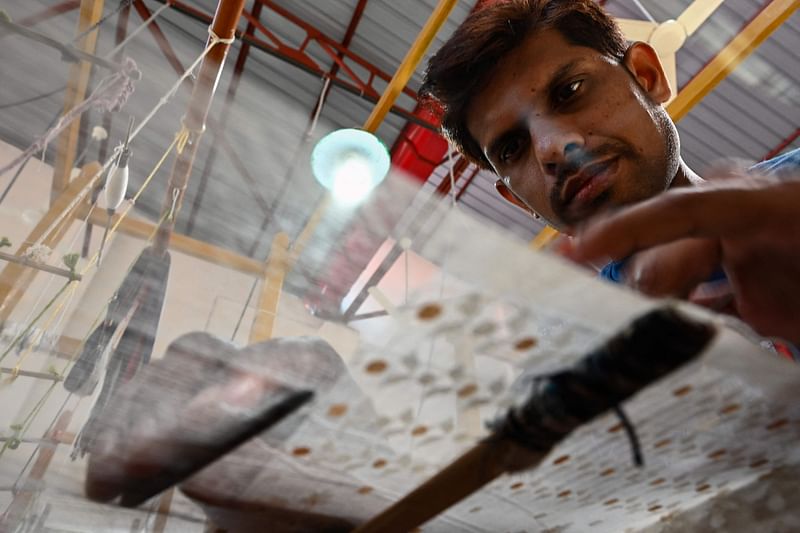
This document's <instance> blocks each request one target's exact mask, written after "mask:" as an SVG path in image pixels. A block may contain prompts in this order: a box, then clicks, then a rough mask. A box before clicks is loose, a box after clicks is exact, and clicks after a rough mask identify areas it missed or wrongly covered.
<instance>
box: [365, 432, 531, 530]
mask: <svg viewBox="0 0 800 533" xmlns="http://www.w3.org/2000/svg"><path fill="white" fill-rule="evenodd" d="M545 455H546V453H536V452H533V451H531V450H528V449H526V448H523V447H522V446H520V445H518V444H516V443H515V442H513V441H511V440H509V439H502V438H492V439H487V440H485V441H483V442H480V443H478V445H477V446H475V447H473V448H472V449H470V450H469V451H467V452H466V453H465V454H464V455H462V456H461V457H459V458H458V459H456V460H455V461H454V462H452V463H450V465H448V466H447V467H445V468H444V470H441V471H440V472H439V473H438V474H436V475H435V476H434V477H432V478H431V479H429V480H428V481H426V482H425V483H423V484H422V485H420V486H419V487H417V488H416V489H415V490H414V491H413V492H411V493H410V494H408V495H407V496H405V497H404V498H403V499H401V500H400V501H398V502H396V503H395V504H394V505H392V506H391V507H389V508H388V509H386V510H385V511H384V512H382V513H381V514H379V515H378V516H376V517H375V518H373V519H372V520H370V521H369V522H367V523H366V524H364V525H362V526H361V527H358V528H356V529H355V530H353V533H393V532H397V533H406V532H408V531H411V530H413V529H414V528H415V527H417V526H418V525H420V524H423V523H425V522H427V521H428V520H430V519H431V518H433V517H434V516H436V515H438V514H439V513H441V512H442V511H443V510H445V509H448V508H449V507H451V506H453V505H455V504H456V503H458V502H460V501H461V500H463V499H464V498H466V497H467V496H469V495H470V494H472V493H474V492H477V491H478V490H479V489H481V488H482V487H483V486H485V485H487V484H488V483H490V482H491V481H493V480H495V479H497V478H498V477H500V476H501V475H503V474H504V473H506V472H511V471H514V470H520V469H522V468H529V467H531V466H534V465H535V464H538V463H539V462H540V461H541V460H542V459H543V458H544V456H545Z"/></svg>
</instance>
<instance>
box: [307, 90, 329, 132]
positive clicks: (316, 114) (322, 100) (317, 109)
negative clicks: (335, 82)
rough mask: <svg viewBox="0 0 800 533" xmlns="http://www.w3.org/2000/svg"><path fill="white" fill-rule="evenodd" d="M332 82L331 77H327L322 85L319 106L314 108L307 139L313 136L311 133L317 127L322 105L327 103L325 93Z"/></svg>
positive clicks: (318, 100)
mask: <svg viewBox="0 0 800 533" xmlns="http://www.w3.org/2000/svg"><path fill="white" fill-rule="evenodd" d="M330 84H331V79H330V78H329V77H326V78H325V83H324V84H323V85H322V90H321V91H320V92H319V99H317V106H316V107H315V108H314V116H313V117H312V118H311V124H309V125H308V129H307V130H306V139H308V138H311V135H312V134H313V133H314V130H315V129H316V128H317V121H319V116H320V115H321V114H322V105H323V104H324V103H325V93H327V92H328V87H329V86H330Z"/></svg>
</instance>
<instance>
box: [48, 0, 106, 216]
mask: <svg viewBox="0 0 800 533" xmlns="http://www.w3.org/2000/svg"><path fill="white" fill-rule="evenodd" d="M103 3H104V0H81V9H80V14H79V18H78V29H77V34H80V33H81V32H84V31H86V30H87V29H88V28H89V27H91V26H92V25H93V24H96V23H97V21H99V20H100V17H101V16H102V14H103ZM98 34H99V31H93V32H91V33H90V34H89V35H87V36H86V37H84V38H83V39H82V40H81V41H80V42H78V43H76V46H75V47H76V48H78V49H79V50H82V51H84V52H86V53H89V54H94V52H95V49H96V47H97V35H98ZM91 73H92V64H91V63H89V62H88V61H80V62H78V63H74V64H73V65H72V66H70V68H69V78H68V82H67V89H66V93H65V97H64V114H67V113H68V112H69V111H70V110H72V108H73V107H75V106H76V105H78V104H80V103H81V102H82V101H83V100H84V99H85V98H86V89H87V88H88V86H89V77H90V76H91ZM80 128H81V117H78V118H76V119H75V120H74V121H73V122H72V123H71V124H70V125H69V126H68V127H67V128H66V129H65V130H64V131H63V132H62V133H61V135H60V136H59V138H58V148H57V151H56V161H55V165H54V167H53V168H54V170H53V186H52V191H51V201H55V199H56V198H57V197H58V195H59V194H61V192H63V191H64V190H65V189H66V188H67V185H68V184H69V181H70V174H71V173H72V165H73V164H74V163H75V152H76V150H77V147H78V134H79V133H80Z"/></svg>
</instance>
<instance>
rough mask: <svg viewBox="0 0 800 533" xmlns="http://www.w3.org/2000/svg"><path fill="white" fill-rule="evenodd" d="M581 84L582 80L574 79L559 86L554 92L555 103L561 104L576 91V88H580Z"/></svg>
mask: <svg viewBox="0 0 800 533" xmlns="http://www.w3.org/2000/svg"><path fill="white" fill-rule="evenodd" d="M581 85H583V80H575V81H573V82H571V83H568V84H566V85H564V86H563V87H561V88H560V89H559V90H558V91H557V92H556V103H557V104H563V103H564V102H566V101H567V100H569V99H570V98H572V97H573V96H574V95H575V93H576V92H578V89H580V88H581Z"/></svg>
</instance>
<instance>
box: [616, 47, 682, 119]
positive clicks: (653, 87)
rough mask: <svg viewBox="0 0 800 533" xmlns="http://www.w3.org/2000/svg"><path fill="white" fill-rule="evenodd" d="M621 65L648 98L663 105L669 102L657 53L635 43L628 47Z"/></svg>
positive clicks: (669, 90)
mask: <svg viewBox="0 0 800 533" xmlns="http://www.w3.org/2000/svg"><path fill="white" fill-rule="evenodd" d="M622 63H623V65H625V68H626V69H628V72H630V73H631V76H633V79H635V80H636V83H638V84H639V86H640V87H641V88H642V90H644V92H645V93H647V95H648V96H650V99H651V100H653V101H654V102H656V103H659V104H663V103H664V102H667V101H669V98H670V96H672V89H675V90H677V88H675V87H673V88H670V86H669V80H667V75H666V74H665V73H664V67H663V66H662V65H661V60H660V59H659V58H658V53H656V51H655V49H654V48H653V47H652V46H650V45H649V44H647V43H643V42H635V43H633V44H631V45H630V46H629V47H628V50H627V51H626V52H625V57H624V58H623V59H622Z"/></svg>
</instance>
